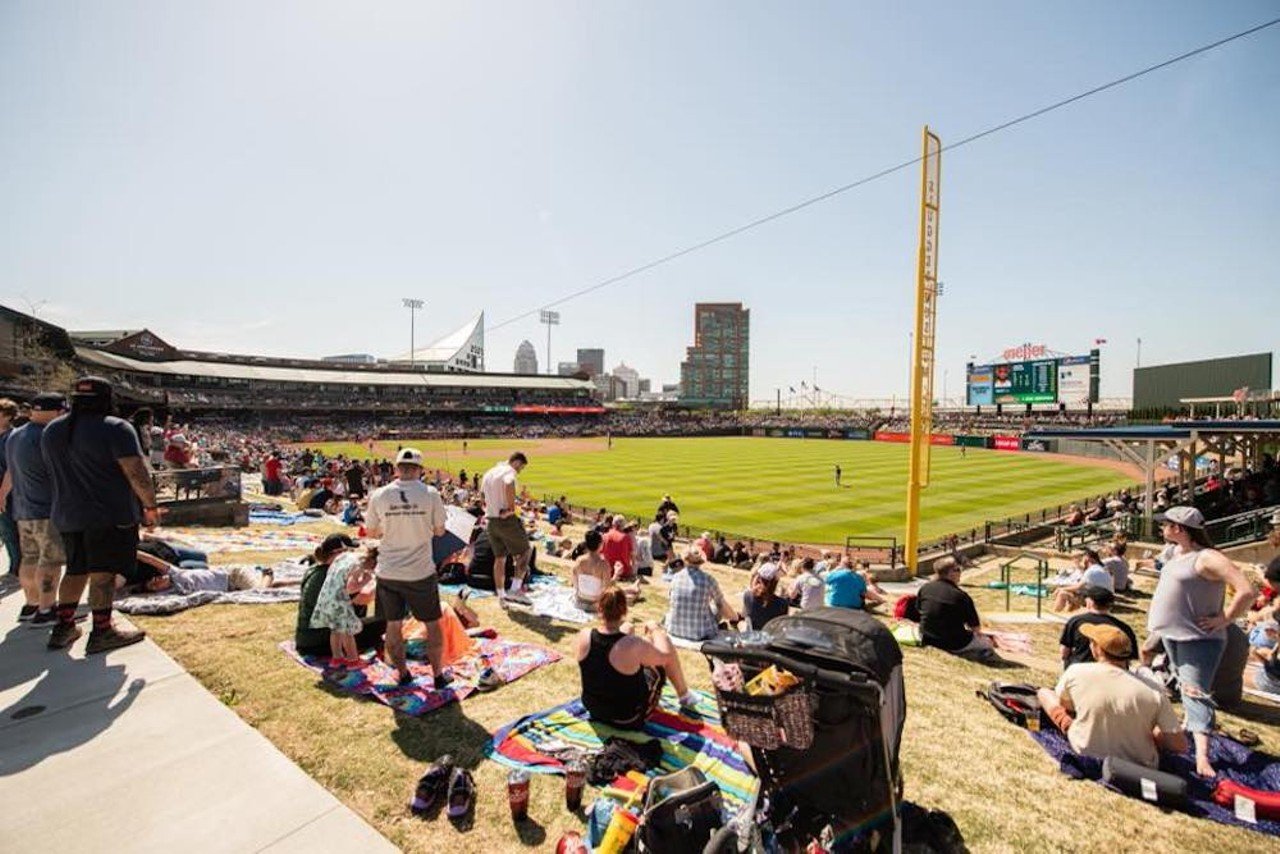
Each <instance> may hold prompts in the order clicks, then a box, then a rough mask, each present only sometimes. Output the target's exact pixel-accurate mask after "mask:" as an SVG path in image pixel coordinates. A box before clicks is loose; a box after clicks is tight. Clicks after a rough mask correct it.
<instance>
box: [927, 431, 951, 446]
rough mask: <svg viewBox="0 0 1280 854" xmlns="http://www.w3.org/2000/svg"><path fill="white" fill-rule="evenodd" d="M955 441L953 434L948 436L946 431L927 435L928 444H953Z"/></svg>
mask: <svg viewBox="0 0 1280 854" xmlns="http://www.w3.org/2000/svg"><path fill="white" fill-rule="evenodd" d="M955 443H956V437H955V436H949V435H947V434H946V433H932V434H930V436H929V444H930V445H954V444H955Z"/></svg>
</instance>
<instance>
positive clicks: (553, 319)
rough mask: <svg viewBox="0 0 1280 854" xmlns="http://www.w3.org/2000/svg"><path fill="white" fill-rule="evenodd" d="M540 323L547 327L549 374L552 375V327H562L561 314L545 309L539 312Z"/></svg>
mask: <svg viewBox="0 0 1280 854" xmlns="http://www.w3.org/2000/svg"><path fill="white" fill-rule="evenodd" d="M538 322H539V323H545V324H546V326H547V374H548V375H549V374H550V373H551V327H553V326H559V325H560V312H558V311H547V310H546V309H543V310H542V311H539V312H538Z"/></svg>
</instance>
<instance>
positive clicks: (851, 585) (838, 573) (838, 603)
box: [824, 569, 867, 608]
mask: <svg viewBox="0 0 1280 854" xmlns="http://www.w3.org/2000/svg"><path fill="white" fill-rule="evenodd" d="M866 592H867V581H866V579H865V578H863V577H862V576H861V575H859V574H858V573H856V572H854V571H853V570H852V569H836V570H833V571H831V572H828V573H827V592H826V596H825V600H824V601H825V602H826V603H827V604H828V605H831V606H833V607H836V608H861V607H862V596H863V594H864V593H866Z"/></svg>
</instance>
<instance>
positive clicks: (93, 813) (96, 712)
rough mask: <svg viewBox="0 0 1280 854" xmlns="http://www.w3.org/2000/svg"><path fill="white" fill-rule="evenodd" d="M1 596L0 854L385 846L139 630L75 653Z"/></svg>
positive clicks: (16, 596) (15, 601)
mask: <svg viewBox="0 0 1280 854" xmlns="http://www.w3.org/2000/svg"><path fill="white" fill-rule="evenodd" d="M21 604H22V594H21V592H19V591H13V592H8V593H5V594H4V595H3V598H2V599H0V792H5V793H6V795H7V796H6V797H5V798H4V802H5V804H6V805H7V808H6V809H4V810H3V811H0V851H39V850H58V849H66V850H79V851H113V852H116V851H129V852H132V851H164V852H173V851H181V852H197V851H198V852H206V851H234V852H244V851H271V852H289V851H298V852H308V854H311V853H312V852H316V851H325V852H329V851H395V850H397V849H396V848H395V847H394V846H392V845H391V843H389V842H388V841H387V840H386V839H384V838H383V837H382V836H381V835H379V834H378V832H377V831H375V830H374V829H373V828H372V827H370V826H369V825H368V824H366V823H365V822H364V820H363V819H361V818H360V817H359V816H358V815H356V814H355V813H354V812H352V811H351V810H349V809H348V808H347V807H346V806H344V805H343V804H342V803H341V802H340V801H339V800H338V799H337V798H335V797H334V796H333V795H331V794H329V792H328V791H326V790H325V789H324V788H323V787H322V786H321V785H320V784H319V783H317V782H315V781H314V780H312V779H311V778H310V777H308V776H307V775H306V774H305V773H303V771H302V770H301V769H300V768H298V766H296V765H294V764H293V763H292V762H291V761H289V759H288V758H286V757H285V756H284V754H282V753H280V751H278V750H276V748H275V747H274V746H273V745H272V744H271V742H269V741H267V739H266V738H264V737H263V736H262V735H260V734H259V733H258V732H257V731H256V730H254V729H253V728H252V727H250V726H249V725H248V724H246V723H245V722H244V721H242V720H240V718H239V717H237V716H236V714H235V713H234V712H232V711H231V710H230V709H228V708H227V707H226V706H224V705H223V704H222V703H221V702H219V701H218V699H217V698H215V697H214V696H213V695H212V694H210V693H209V692H208V691H206V690H205V689H204V687H202V686H201V685H200V684H199V683H198V682H196V680H195V679H193V678H192V677H191V676H190V675H188V674H187V673H186V671H184V670H183V669H182V668H181V667H180V666H179V665H178V664H177V663H176V662H175V661H174V660H173V659H171V658H169V656H168V655H166V654H165V653H164V652H163V651H162V650H161V649H160V648H159V647H158V646H156V645H155V644H154V643H152V642H151V641H150V640H146V641H143V642H142V643H140V644H137V645H135V646H132V647H128V648H126V649H121V650H116V651H114V652H110V653H107V654H105V655H94V656H85V654H84V645H85V641H86V639H87V637H88V634H89V627H88V624H87V622H86V623H82V624H81V625H82V628H83V629H84V633H85V637H84V638H81V639H80V640H79V641H77V642H76V644H75V645H74V646H73V647H72V648H71V650H70V653H69V654H68V652H66V651H63V652H54V651H50V650H48V649H46V648H45V642H46V640H47V639H48V634H49V633H48V630H39V629H33V628H31V627H30V626H28V625H27V624H25V623H22V624H19V623H18V622H17V615H18V609H19V607H20V606H21Z"/></svg>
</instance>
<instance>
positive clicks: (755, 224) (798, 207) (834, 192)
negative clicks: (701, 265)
mask: <svg viewBox="0 0 1280 854" xmlns="http://www.w3.org/2000/svg"><path fill="white" fill-rule="evenodd" d="M1276 24H1280V18H1274V19H1272V20H1270V21H1267V22H1266V23H1263V24H1258V25H1257V26H1256V27H1250V28H1249V29H1247V30H1242V31H1240V32H1238V33H1235V34H1234V35H1230V36H1227V37H1226V38H1223V39H1219V40H1218V41H1216V42H1211V43H1210V44H1206V45H1202V46H1200V47H1198V48H1195V49H1194V50H1189V51H1187V52H1186V53H1182V54H1179V55H1178V56H1175V57H1172V58H1171V59H1166V60H1165V61H1163V62H1158V63H1156V64H1155V65H1149V66H1147V67H1146V68H1143V69H1141V70H1140V71H1135V72H1133V73H1132V74H1126V75H1125V76H1124V77H1117V78H1116V79H1115V80H1112V81H1110V82H1109V83H1103V84H1102V85H1101V86H1095V87H1094V88H1092V89H1089V90H1087V91H1084V92H1080V93H1079V94H1076V95H1072V96H1071V97H1070V98H1064V99H1063V100H1061V101H1058V102H1056V103H1053V104H1049V105H1048V106H1045V107H1041V108H1040V109H1038V110H1033V111H1032V112H1029V113H1024V114H1023V115H1021V116H1018V117H1017V118H1015V119H1010V120H1009V121H1007V122H1002V123H1001V124H998V125H993V126H991V127H989V128H987V129H986V130H982V131H978V132H977V133H975V134H972V135H970V136H966V137H965V138H964V139H961V140H959V141H958V142H953V143H951V144H950V145H944V146H943V147H942V149H941V150H942V151H952V150H954V149H957V148H960V147H962V146H965V145H968V144H970V143H972V142H977V141H978V140H980V139H982V138H984V137H988V136H991V135H992V134H996V133H999V132H1000V131H1003V130H1008V129H1009V128H1011V127H1014V126H1015V125H1020V124H1022V123H1023V122H1028V121H1031V120H1032V119H1035V118H1039V117H1040V116H1043V115H1045V114H1047V113H1051V112H1053V111H1054V110H1059V109H1061V108H1063V107H1066V106H1069V105H1070V104H1074V103H1076V102H1077V101H1082V100H1084V99H1085V98H1089V97H1092V96H1094V95H1097V94H1100V93H1102V92H1105V91H1107V90H1108V89H1114V88H1115V87H1117V86H1122V85H1124V84H1125V83H1129V82H1132V81H1134V80H1137V79H1138V78H1139V77H1144V76H1146V75H1147V74H1151V73H1152V72H1154V71H1159V70H1161V69H1163V68H1168V67H1169V66H1171V65H1176V64H1177V63H1179V62H1182V61H1184V60H1187V59H1190V58H1192V57H1193V56H1199V55H1200V54H1203V53H1208V52H1209V51H1211V50H1214V49H1216V48H1220V47H1222V46H1223V45H1226V44H1230V43H1231V42H1233V41H1236V40H1237V39H1242V38H1245V37H1247V36H1251V35H1253V34H1254V33H1257V32H1261V31H1262V30H1265V29H1267V28H1268V27H1274V26H1275V25H1276ZM921 159H922V158H921V156H919V155H917V156H915V157H913V158H911V159H910V160H904V161H903V162H901V163H899V164H897V165H896V166H890V167H889V168H887V169H881V170H880V171H879V172H875V173H873V174H871V175H867V176H866V177H865V178H859V179H858V180H856V181H853V182H851V183H848V184H843V185H841V186H839V187H836V188H834V189H831V190H828V191H827V192H825V193H822V194H820V195H817V196H813V197H811V198H808V199H805V200H804V201H802V202H797V203H796V204H794V205H791V206H790V207H786V208H783V209H782V210H778V211H774V212H773V213H771V214H768V215H766V216H762V217H760V218H759V219H754V220H751V221H750V222H748V223H745V224H743V225H740V226H737V227H736V228H731V229H729V230H728V231H724V232H721V233H720V234H717V235H716V236H715V237H710V238H708V239H706V240H703V241H701V242H699V243H694V244H692V245H690V246H686V247H685V248H683V249H679V250H677V251H675V252H672V253H670V254H668V255H663V256H662V257H660V258H655V259H653V260H652V261H647V262H645V263H643V264H640V265H639V266H636V267H632V268H631V269H629V270H626V271H625V272H622V273H619V274H618V275H616V276H611V277H609V278H607V279H605V280H603V281H600V282H596V283H595V284H594V285H590V286H588V287H585V288H581V289H580V290H576V291H573V292H572V293H569V294H565V295H564V296H562V297H560V298H559V299H555V300H552V301H551V302H548V303H543V304H542V305H540V306H538V307H537V308H532V309H530V310H529V311H526V312H524V313H523V314H518V315H516V316H515V317H511V318H508V319H507V320H504V321H502V322H501V323H498V324H496V325H494V326H490V327H489V329H488V331H490V332H493V331H496V330H498V329H501V328H503V327H504V326H510V325H511V324H512V323H516V322H518V321H521V320H524V319H525V318H526V317H532V316H533V315H535V314H537V313H538V312H539V311H542V310H545V309H548V308H554V307H555V306H558V305H562V304H564V303H566V302H569V301H570V300H574V299H577V298H578V297H581V296H586V295H587V294H589V293H592V292H594V291H598V290H600V289H601V288H607V287H609V286H610V285H616V284H617V283H618V282H621V281H624V280H626V279H630V278H632V277H634V276H638V275H640V274H641V273H644V272H647V271H649V270H652V269H653V268H655V267H660V266H662V265H663V264H668V263H670V262H672V261H675V260H676V259H678V258H683V257H684V256H686V255H691V254H693V253H694V252H699V251H701V250H703V249H706V248H707V247H709V246H714V245H715V244H717V243H722V242H724V241H726V240H729V239H730V238H732V237H737V236H738V235H739V234H742V233H743V232H746V231H751V230H752V229H755V228H759V227H760V226H762V225H766V224H768V223H771V222H773V221H774V220H777V219H782V218H783V217H785V216H790V215H791V214H793V213H796V212H798V211H802V210H804V209H805V208H808V207H812V206H813V205H816V204H818V203H819V202H825V201H826V200H827V199H830V198H833V197H835V196H838V195H840V194H842V193H847V192H849V191H850V190H856V189H857V188H858V187H862V186H865V185H866V184H870V183H871V182H873V181H878V180H880V179H881V178H886V177H888V176H889V175H892V174H894V173H895V172H901V171H902V170H903V169H907V168H910V167H912V166H915V165H916V164H917V163H919V162H920V161H921Z"/></svg>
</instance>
